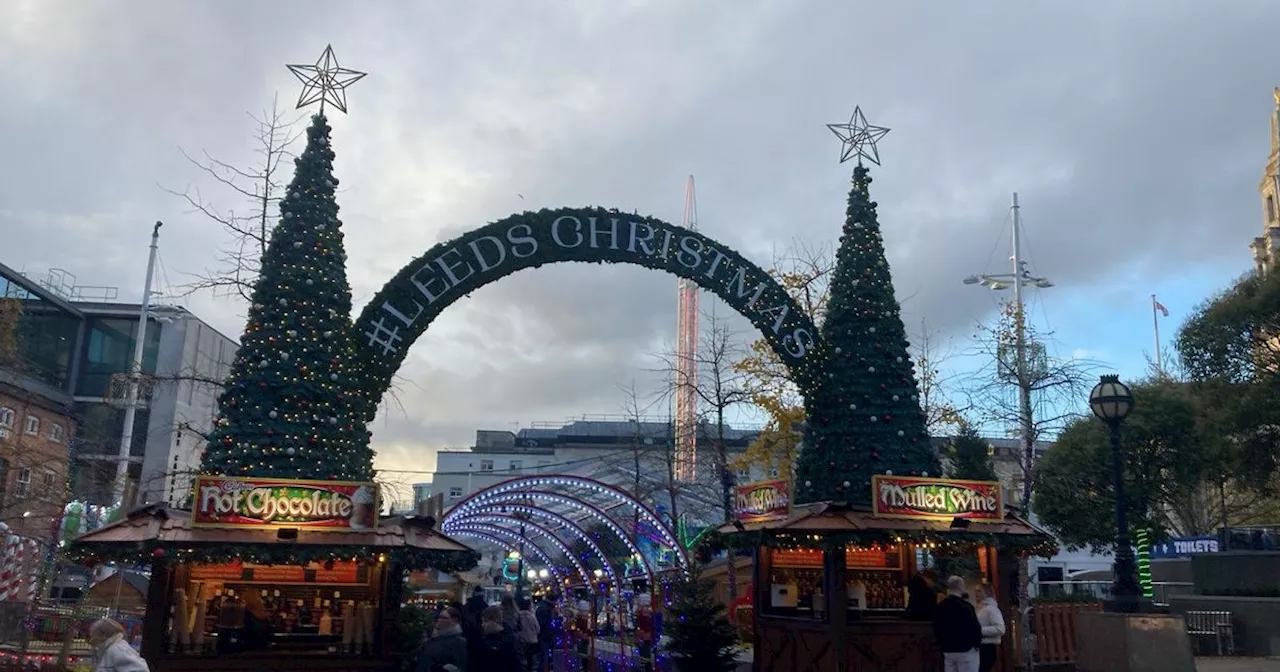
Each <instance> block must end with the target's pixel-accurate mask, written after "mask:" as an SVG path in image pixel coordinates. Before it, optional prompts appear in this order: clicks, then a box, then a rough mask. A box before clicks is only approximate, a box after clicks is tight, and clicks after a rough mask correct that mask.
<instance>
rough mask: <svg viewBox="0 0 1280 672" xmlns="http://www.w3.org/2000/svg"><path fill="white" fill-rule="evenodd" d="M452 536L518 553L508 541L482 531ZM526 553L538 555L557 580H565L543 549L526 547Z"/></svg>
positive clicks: (469, 531) (454, 532) (463, 532)
mask: <svg viewBox="0 0 1280 672" xmlns="http://www.w3.org/2000/svg"><path fill="white" fill-rule="evenodd" d="M452 534H453V536H456V537H470V538H472V539H480V540H482V541H487V542H489V543H491V544H493V545H495V546H498V547H500V548H502V549H504V550H506V551H516V550H517V549H516V547H515V545H514V544H512V543H510V542H507V541H504V540H502V539H499V538H498V537H496V536H492V535H490V534H487V533H485V532H483V531H480V530H471V529H465V528H464V529H458V530H454V531H453V533H452ZM525 551H526V552H529V553H532V554H534V555H536V556H538V559H539V560H542V562H543V563H544V564H546V566H547V569H548V570H550V571H551V574H552V575H553V576H555V577H556V579H557V580H561V579H563V576H564V575H563V574H562V573H561V572H560V570H559V569H557V568H556V566H555V565H554V564H552V562H551V559H550V558H548V557H547V555H546V554H545V553H543V552H542V549H540V548H538V547H536V546H532V547H531V546H525Z"/></svg>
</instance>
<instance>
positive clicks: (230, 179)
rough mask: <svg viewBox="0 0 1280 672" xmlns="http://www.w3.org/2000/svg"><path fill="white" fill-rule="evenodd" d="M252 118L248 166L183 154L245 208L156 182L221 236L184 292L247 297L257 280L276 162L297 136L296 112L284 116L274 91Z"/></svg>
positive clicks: (274, 198) (275, 191)
mask: <svg viewBox="0 0 1280 672" xmlns="http://www.w3.org/2000/svg"><path fill="white" fill-rule="evenodd" d="M249 118H251V119H252V120H253V121H254V123H255V131H254V141H255V144H256V147H255V149H254V153H255V154H256V155H257V157H258V162H257V163H256V165H254V166H253V167H252V168H248V169H246V168H240V167H237V166H234V165H231V164H230V163H227V162H226V161H222V160H220V159H217V158H215V157H213V156H211V155H210V154H209V153H208V152H201V156H200V157H198V158H197V157H193V156H192V155H191V154H189V153H188V152H186V151H184V150H181V149H180V150H179V151H180V152H182V156H183V157H184V158H185V159H186V160H187V161H188V162H189V163H190V164H191V165H193V166H195V167H196V168H197V169H198V170H200V172H202V173H204V174H205V175H206V176H207V177H208V178H209V179H211V180H213V181H214V182H215V183H216V184H217V185H218V186H219V187H220V188H221V189H222V190H223V191H226V192H229V193H230V194H231V195H232V196H234V197H235V200H237V201H244V202H247V204H248V208H247V209H245V210H243V211H241V212H244V213H247V214H237V210H236V209H234V208H231V209H223V208H220V207H219V206H217V205H215V204H214V203H213V201H212V200H209V199H206V198H205V196H204V194H203V193H202V192H201V190H200V189H199V187H191V186H188V187H186V188H185V189H182V190H177V189H172V188H168V187H163V186H162V187H161V188H162V189H164V190H165V191H167V192H169V193H170V194H173V195H174V196H177V197H178V198H180V199H181V200H182V201H183V202H185V203H186V204H187V206H188V208H189V212H193V213H197V214H199V215H201V216H203V217H205V218H207V219H208V220H210V221H211V222H213V223H214V224H217V225H218V227H219V228H221V229H222V231H223V234H224V236H225V242H224V243H223V244H222V245H221V246H220V247H219V248H218V252H217V259H216V264H215V265H214V266H212V267H210V268H206V269H205V270H204V271H203V272H202V273H198V274H194V275H192V279H191V281H190V282H188V283H186V284H185V285H183V286H182V291H183V295H184V296H189V295H191V294H194V293H196V292H200V291H210V292H212V293H213V294H214V295H215V296H239V297H240V298H241V299H242V300H244V301H248V300H249V297H250V295H251V294H252V292H253V285H254V282H255V281H256V280H257V277H258V272H259V269H260V264H261V259H262V255H263V253H265V252H266V249H267V243H268V241H269V240H270V237H271V230H272V228H273V226H274V221H275V216H274V211H275V208H276V206H277V205H278V203H279V199H280V191H281V189H282V184H283V183H282V181H281V176H280V168H281V162H282V161H283V160H284V159H286V158H292V157H293V153H292V152H291V151H290V147H291V146H292V145H293V143H294V142H295V141H296V140H297V139H298V138H299V136H300V134H299V132H298V131H297V130H296V125H297V122H298V121H299V119H301V117H296V118H292V119H289V118H286V112H285V111H284V110H282V109H281V107H280V102H279V97H278V96H277V97H274V98H273V99H272V103H271V110H270V112H266V111H264V112H263V113H262V114H261V115H260V116H255V115H253V114H249Z"/></svg>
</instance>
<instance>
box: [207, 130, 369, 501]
mask: <svg viewBox="0 0 1280 672" xmlns="http://www.w3.org/2000/svg"><path fill="white" fill-rule="evenodd" d="M329 132H330V127H329V124H328V122H327V120H326V119H325V116H324V114H323V113H321V114H317V115H315V116H314V117H312V118H311V126H310V127H309V128H308V129H307V146H306V149H305V150H304V151H303V152H302V155H301V156H299V157H298V158H297V159H296V161H295V163H296V164H297V168H296V173H295V174H294V177H293V182H291V183H290V184H289V188H288V190H287V192H286V193H285V196H284V198H283V199H281V202H280V222H279V224H278V225H277V226H276V227H275V229H274V230H273V232H272V234H271V242H270V244H269V245H268V247H267V251H266V253H265V254H264V255H263V256H262V270H261V274H260V275H259V277H258V281H257V284H256V285H255V287H254V291H253V303H252V305H251V306H250V308H249V322H248V325H247V326H246V327H245V331H244V336H243V337H242V338H241V339H240V350H239V352H237V354H236V358H235V361H234V363H233V364H232V366H231V373H230V376H229V377H228V378H227V381H226V386H225V388H224V390H223V393H222V396H221V397H220V398H219V402H218V403H219V409H220V411H221V414H220V416H219V418H218V420H217V422H216V423H215V426H214V429H213V431H212V433H211V434H210V436H209V442H208V446H207V448H206V450H205V455H204V464H203V469H204V471H206V472H208V473H217V474H224V475H228V476H276V477H289V478H311V479H325V480H353V481H360V480H368V479H370V478H372V476H373V454H372V452H371V451H370V450H369V433H368V430H367V429H366V428H365V422H364V417H363V412H362V411H363V410H364V405H363V400H362V399H361V397H360V395H359V392H358V385H355V384H353V382H355V381H356V376H357V374H358V371H357V370H356V369H355V366H354V362H355V347H354V343H353V341H352V340H351V337H350V317H349V316H350V314H351V288H350V287H349V286H348V284H347V276H346V270H345V265H346V256H347V255H346V252H345V251H344V249H343V244H342V231H341V222H340V221H338V204H337V202H336V201H335V200H334V190H335V189H336V188H337V185H338V180H337V179H336V178H335V177H334V176H333V158H334V154H333V150H332V149H331V148H330V146H329Z"/></svg>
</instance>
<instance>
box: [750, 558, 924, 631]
mask: <svg viewBox="0 0 1280 672" xmlns="http://www.w3.org/2000/svg"><path fill="white" fill-rule="evenodd" d="M768 552H769V577H768V578H769V594H768V600H767V602H766V603H765V605H764V609H763V610H762V612H763V613H765V614H770V615H774V616H792V617H798V618H810V619H815V620H826V617H827V615H826V613H825V610H826V605H827V600H826V596H825V595H824V593H823V591H824V590H826V589H827V588H826V586H827V583H826V574H825V572H824V570H823V551H821V550H817V549H778V548H774V549H768ZM844 564H845V590H846V591H847V592H848V604H849V610H850V611H857V612H863V611H884V612H893V611H902V610H903V609H904V608H905V607H906V575H905V570H904V566H903V556H902V550H901V548H900V547H898V546H873V547H857V546H849V547H847V548H846V549H845V563H844Z"/></svg>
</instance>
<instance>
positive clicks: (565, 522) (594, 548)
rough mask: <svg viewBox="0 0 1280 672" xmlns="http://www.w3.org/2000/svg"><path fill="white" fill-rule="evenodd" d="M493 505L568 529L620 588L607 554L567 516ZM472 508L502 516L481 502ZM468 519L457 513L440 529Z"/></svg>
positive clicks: (520, 506) (510, 519) (446, 529)
mask: <svg viewBox="0 0 1280 672" xmlns="http://www.w3.org/2000/svg"><path fill="white" fill-rule="evenodd" d="M571 501H573V502H574V503H575V504H576V505H578V506H582V503H581V502H577V501H576V500H571ZM495 506H500V507H501V508H502V509H504V513H505V510H509V511H511V512H513V513H522V514H526V515H528V516H536V517H539V518H544V519H546V520H549V521H551V522H552V523H554V524H556V525H559V526H560V527H562V528H564V529H566V530H569V531H570V532H572V533H573V535H574V536H575V537H577V538H578V539H581V540H582V542H583V543H585V544H586V545H587V547H588V548H590V549H591V552H592V553H594V554H595V555H596V557H597V558H600V564H601V565H603V566H604V570H605V572H607V573H608V574H609V580H610V581H611V582H612V583H614V584H615V585H617V587H618V590H621V589H622V579H621V578H619V577H618V575H617V574H616V573H615V572H614V571H613V567H612V566H610V564H609V560H608V556H607V555H605V553H604V550H602V549H601V548H600V546H599V544H597V543H596V542H595V540H594V539H592V538H591V536H590V535H589V534H587V532H586V530H583V529H582V528H581V527H579V526H578V524H577V523H575V522H574V521H572V520H570V519H569V518H566V517H565V516H562V515H560V514H558V513H555V512H553V511H547V510H546V509H539V508H535V507H532V506H526V505H524V504H511V503H507V504H501V505H495ZM473 508H474V511H473V512H472V513H473V514H474V515H485V514H488V515H490V516H493V517H495V518H502V517H504V516H499V515H497V514H495V512H493V511H486V510H485V508H486V507H485V505H482V504H477V505H475V506H474V507H473ZM455 511H456V509H455ZM505 517H506V518H507V520H508V522H509V523H515V524H517V525H518V524H520V523H522V522H525V524H526V526H527V525H528V523H527V522H526V521H522V520H520V519H519V518H515V517H512V516H505ZM469 519H470V516H468V515H464V514H460V515H458V516H454V517H451V518H450V519H449V522H448V523H446V524H445V526H444V527H443V528H442V531H443V532H445V533H446V534H448V533H449V531H450V530H452V529H453V526H454V525H457V524H465V523H466V521H467V520H469ZM569 555H570V557H572V556H573V554H572V553H570V554H569Z"/></svg>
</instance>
